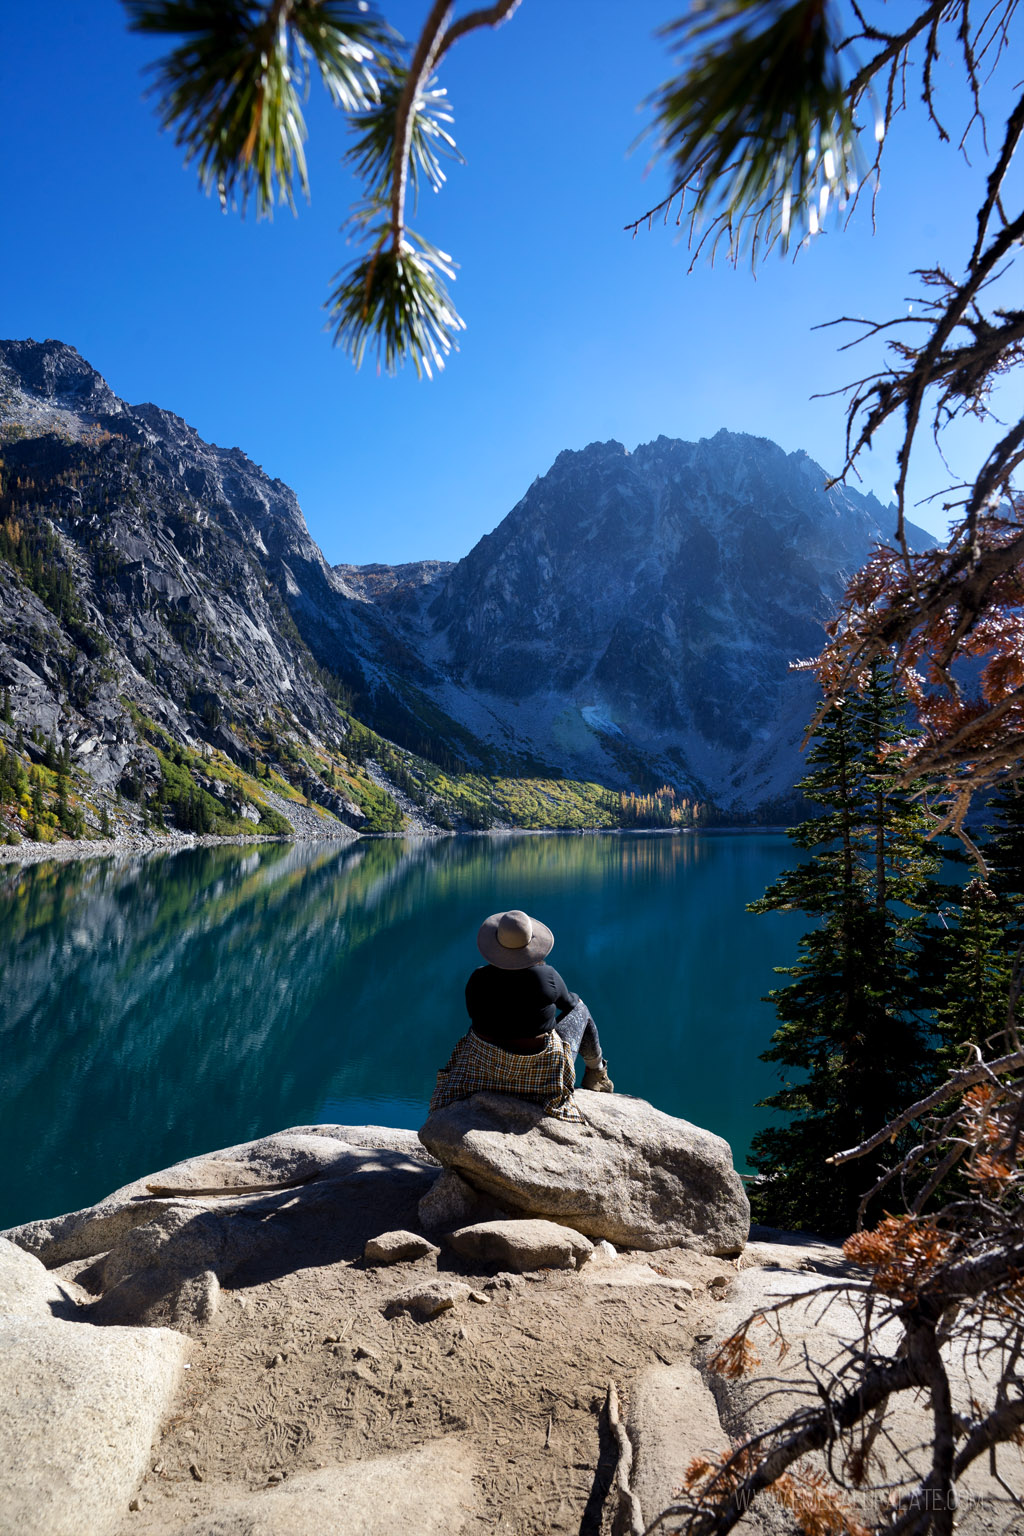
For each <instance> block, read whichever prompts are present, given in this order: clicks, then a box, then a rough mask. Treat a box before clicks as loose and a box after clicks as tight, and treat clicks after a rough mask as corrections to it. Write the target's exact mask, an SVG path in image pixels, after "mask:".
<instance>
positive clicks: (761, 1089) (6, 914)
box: [0, 833, 808, 1227]
mask: <svg viewBox="0 0 1024 1536" xmlns="http://www.w3.org/2000/svg"><path fill="white" fill-rule="evenodd" d="M794 854H795V850H794V849H793V848H792V847H791V845H790V844H789V843H788V842H787V840H786V838H785V837H784V836H783V835H782V834H776V833H735V834H725V833H708V834H704V833H698V834H679V835H657V834H643V833H637V834H607V835H605V834H599V835H593V836H590V835H585V836H579V835H571V834H568V835H551V836H519V835H512V836H491V837H452V838H435V839H423V840H408V841H403V840H400V839H379V840H376V839H375V840H369V839H366V840H361V841H358V842H355V843H350V844H338V843H333V844H310V843H305V844H303V843H272V844H263V845H259V846H256V845H250V846H229V845H224V846H219V847H212V848H195V849H189V850H185V851H182V852H177V853H166V854H158V855H151V856H148V857H137V858H131V859H129V860H127V861H119V860H112V859H95V860H86V861H83V862H79V863H69V864H58V863H46V864H39V865H35V866H25V867H21V866H16V865H0V1092H2V1103H3V1114H2V1117H0V1169H2V1185H0V1227H2V1226H7V1225H11V1224H13V1223H16V1222H19V1221H26V1220H29V1219H32V1218H35V1217H43V1216H51V1215H55V1214H57V1213H59V1212H62V1211H68V1210H74V1209H76V1208H78V1207H80V1206H83V1205H88V1204H91V1203H92V1202H93V1201H95V1200H98V1199H99V1198H100V1197H101V1196H103V1195H105V1194H107V1193H108V1192H109V1191H111V1190H113V1189H115V1188H117V1187H118V1186H119V1185H122V1184H125V1183H127V1182H128V1181H129V1180H131V1179H133V1178H137V1177H138V1176H140V1175H142V1174H145V1173H149V1172H155V1171H156V1170H158V1169H160V1168H163V1167H166V1166H167V1165H168V1164H170V1163H172V1162H175V1161H177V1160H178V1159H179V1158H183V1157H189V1156H192V1155H194V1154H196V1153H199V1152H205V1151H211V1150H213V1149H214V1148H218V1147H224V1146H228V1145H230V1144H232V1143H234V1142H240V1141H247V1140H249V1139H251V1138H253V1137H256V1136H260V1135H264V1134H266V1133H267V1132H269V1131H277V1130H283V1129H284V1128H285V1127H287V1126H296V1125H310V1124H314V1123H331V1124H349V1125H352V1124H360V1125H361V1124H368V1123H372V1124H378V1125H393V1126H410V1127H415V1126H418V1125H420V1124H422V1121H423V1118H424V1116H425V1114H426V1110H427V1102H428V1100H429V1097H430V1093H431V1089H432V1087H433V1084H434V1078H435V1074H436V1072H437V1069H438V1067H440V1066H443V1065H444V1063H445V1061H446V1060H447V1058H448V1056H449V1054H450V1052H451V1049H452V1046H453V1044H454V1043H455V1041H456V1039H457V1038H458V1036H459V1035H460V1034H462V1033H463V1032H464V1031H465V1029H466V1027H467V1018H466V1013H465V1005H464V1000H463V988H464V986H465V982H466V979H467V977H468V975H469V973H470V971H471V970H472V969H473V967H474V966H475V965H477V964H480V963H481V961H480V957H479V955H478V954H477V950H476V943H475V940H476V931H477V928H478V926H479V924H480V922H481V921H482V919H483V918H484V917H486V916H487V915H488V914H489V913H491V912H496V911H500V910H503V909H505V908H509V907H521V908H524V909H525V910H526V911H527V912H531V913H533V914H535V915H536V916H537V917H539V918H540V919H542V921H544V922H545V923H547V924H548V925H549V926H550V927H551V928H552V929H553V930H554V934H555V948H554V950H553V951H552V954H551V963H552V964H553V965H555V966H556V967H557V968H558V969H559V970H560V971H561V973H562V975H563V976H564V977H565V980H566V982H567V983H568V985H569V987H570V988H571V989H573V990H574V991H576V992H578V993H579V994H580V995H581V996H582V997H583V998H584V1000H585V1001H586V1002H587V1003H588V1005H589V1007H590V1010H591V1012H592V1014H593V1016H594V1018H595V1020H596V1021H597V1024H598V1027H599V1030H600V1033H601V1040H602V1044H603V1046H604V1050H605V1054H606V1056H607V1058H608V1061H609V1068H610V1071H611V1075H612V1077H613V1078H614V1080H615V1085H616V1089H617V1090H620V1091H622V1092H624V1093H630V1094H637V1095H639V1096H640V1097H642V1098H645V1099H649V1100H650V1101H651V1102H652V1103H653V1104H656V1105H657V1106H658V1107H659V1108H661V1109H664V1110H667V1111H668V1112H669V1113H670V1114H673V1115H681V1116H683V1117H684V1118H685V1119H687V1120H692V1121H695V1122H696V1123H697V1124H699V1125H703V1126H707V1127H708V1128H709V1129H711V1130H713V1131H716V1132H717V1133H718V1134H719V1135H721V1136H724V1137H726V1138H727V1139H728V1141H729V1142H730V1143H731V1144H732V1147H733V1150H734V1153H735V1156H736V1161H737V1165H738V1166H740V1167H743V1166H744V1163H745V1155H746V1151H747V1148H748V1146H749V1142H750V1137H751V1134H752V1132H753V1131H754V1130H755V1129H757V1127H758V1126H760V1125H763V1124H765V1123H767V1121H768V1119H769V1112H768V1111H765V1110H758V1109H755V1107H754V1106H755V1103H756V1101H757V1100H758V1099H759V1098H763V1097H764V1096H765V1094H767V1093H770V1092H771V1091H772V1090H773V1088H774V1087H775V1085H776V1082H777V1079H776V1076H775V1072H774V1069H773V1068H770V1067H768V1066H767V1065H765V1064H764V1063H763V1062H761V1061H759V1060H758V1056H759V1053H760V1052H761V1051H763V1050H764V1049H765V1047H766V1045H767V1043H768V1039H769V1036H770V1035H771V1032H772V1029H773V1028H774V1012H773V1010H772V1008H771V1006H770V1005H769V1004H766V1003H764V1002H762V1001H761V999H762V998H763V996H764V994H765V993H766V992H767V991H768V989H769V988H770V987H771V986H773V985H774V984H775V983H776V979H777V978H776V977H775V976H774V975H773V972H772V967H773V966H776V965H786V964H791V963H792V961H793V960H794V959H795V957H796V954H797V940H798V938H799V936H800V934H801V933H802V932H803V931H804V929H805V928H806V927H807V926H808V920H807V918H806V917H804V916H803V915H802V914H801V913H772V914H769V915H767V916H763V917H754V916H752V915H751V914H750V913H748V912H747V911H746V910H745V908H746V904H747V903H748V902H750V901H753V900H754V899H755V898H756V897H758V896H760V895H761V893H762V892H763V890H764V888H765V886H766V885H767V884H768V883H769V882H770V881H771V880H773V879H775V878H776V876H777V875H778V874H779V872H780V871H781V870H782V869H783V868H784V867H786V866H787V865H789V864H791V863H792V862H793V859H794Z"/></svg>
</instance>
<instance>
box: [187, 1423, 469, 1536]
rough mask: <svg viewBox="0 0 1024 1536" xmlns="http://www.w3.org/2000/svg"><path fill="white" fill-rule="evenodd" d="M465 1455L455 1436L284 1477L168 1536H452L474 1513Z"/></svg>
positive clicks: (467, 1458) (456, 1535) (465, 1450)
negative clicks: (402, 1534) (400, 1535)
mask: <svg viewBox="0 0 1024 1536" xmlns="http://www.w3.org/2000/svg"><path fill="white" fill-rule="evenodd" d="M477 1472H478V1467H477V1462H476V1458H475V1456H474V1454H473V1452H472V1450H471V1449H470V1448H469V1447H468V1446H467V1445H466V1444H465V1443H464V1441H462V1440H461V1439H459V1438H458V1437H457V1436H455V1435H448V1436H446V1437H445V1438H444V1439H441V1440H433V1441H431V1442H430V1443H429V1444H427V1445H421V1446H417V1448H416V1449H415V1450H413V1451H402V1452H399V1453H398V1454H396V1455H392V1456H373V1457H370V1458H369V1459H368V1460H366V1461H358V1462H353V1463H351V1464H349V1465H348V1466H344V1467H325V1468H323V1469H322V1470H321V1471H318V1472H304V1473H300V1474H299V1475H298V1476H296V1477H290V1478H288V1480H287V1482H284V1483H281V1484H280V1485H279V1486H278V1487H276V1488H270V1489H268V1490H267V1491H266V1492H265V1493H254V1494H251V1495H250V1496H249V1497H248V1498H246V1499H238V1500H233V1501H229V1502H225V1503H223V1504H219V1505H218V1506H217V1508H216V1509H215V1510H213V1511H211V1512H210V1514H209V1515H204V1516H201V1517H200V1518H199V1519H196V1520H190V1521H189V1523H188V1524H187V1525H184V1526H181V1527H180V1528H179V1530H178V1532H177V1533H176V1536H315V1533H318V1532H322V1533H324V1536H326V1533H327V1532H330V1536H396V1533H397V1532H402V1531H409V1532H415V1533H416V1536H459V1533H460V1532H461V1531H463V1530H464V1529H465V1528H466V1526H467V1524H468V1522H469V1520H470V1519H471V1517H472V1516H473V1514H474V1513H475V1510H476V1498H475V1494H474V1489H473V1478H474V1476H475V1475H476V1474H477Z"/></svg>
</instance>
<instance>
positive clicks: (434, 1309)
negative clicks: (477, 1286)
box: [384, 1280, 470, 1322]
mask: <svg viewBox="0 0 1024 1536" xmlns="http://www.w3.org/2000/svg"><path fill="white" fill-rule="evenodd" d="M469 1290H470V1288H469V1286H468V1285H463V1284H462V1283H461V1282H460V1281H458V1280H434V1281H432V1282H431V1283H430V1284H429V1285H419V1286H413V1287H412V1289H410V1290H408V1291H401V1292H399V1294H398V1295H397V1296H392V1298H391V1300H390V1301H389V1302H388V1303H387V1304H386V1306H385V1307H384V1316H385V1317H395V1316H396V1315H397V1314H398V1313H399V1312H410V1313H412V1315H413V1316H414V1317H418V1318H420V1319H421V1320H422V1321H424V1322H425V1321H427V1319H429V1318H431V1317H437V1316H438V1315H439V1313H441V1312H449V1311H450V1310H451V1308H452V1307H454V1306H456V1305H457V1304H458V1303H459V1302H460V1301H465V1300H466V1298H467V1297H468V1296H469Z"/></svg>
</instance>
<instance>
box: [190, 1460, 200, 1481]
mask: <svg viewBox="0 0 1024 1536" xmlns="http://www.w3.org/2000/svg"><path fill="white" fill-rule="evenodd" d="M188 1470H189V1471H190V1472H191V1474H192V1477H193V1478H194V1480H195V1481H196V1482H197V1483H201V1482H202V1480H203V1474H202V1472H201V1471H200V1469H199V1468H198V1467H197V1466H196V1464H195V1462H193V1463H192V1465H191V1466H190V1467H189V1469H188Z"/></svg>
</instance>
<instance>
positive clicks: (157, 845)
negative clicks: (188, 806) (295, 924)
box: [0, 822, 360, 864]
mask: <svg viewBox="0 0 1024 1536" xmlns="http://www.w3.org/2000/svg"><path fill="white" fill-rule="evenodd" d="M359 836H360V834H359V833H358V832H355V831H353V830H352V829H351V828H350V827H343V826H342V825H341V823H340V822H338V823H336V824H335V825H333V826H332V827H330V828H329V829H325V830H324V831H323V832H315V833H311V832H305V831H304V832H298V831H296V832H289V833H275V834H273V835H270V836H262V837H261V836H260V835H259V834H258V833H252V834H248V833H244V832H239V833H235V834H232V835H231V836H227V837H216V836H213V835H211V834H199V833H192V832H176V831H171V832H163V833H152V834H150V833H147V832H134V833H131V834H130V835H129V836H127V837H116V838H115V837H95V838H93V837H78V838H67V839H65V840H64V841H63V842H59V843H33V842H29V841H28V840H27V839H26V840H25V841H24V842H21V843H17V844H16V845H15V846H13V847H10V846H8V845H7V844H4V843H0V864H45V863H57V864H69V863H71V862H73V861H74V860H76V859H107V858H120V859H124V858H131V857H135V856H137V855H139V854H153V853H178V852H180V851H181V850H182V849H184V848H219V847H221V846H222V845H224V844H227V845H231V844H233V843H239V844H246V845H247V844H250V843H311V842H317V843H331V842H333V843H351V842H354V841H355V840H356V839H357V838H358V837H359Z"/></svg>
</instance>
